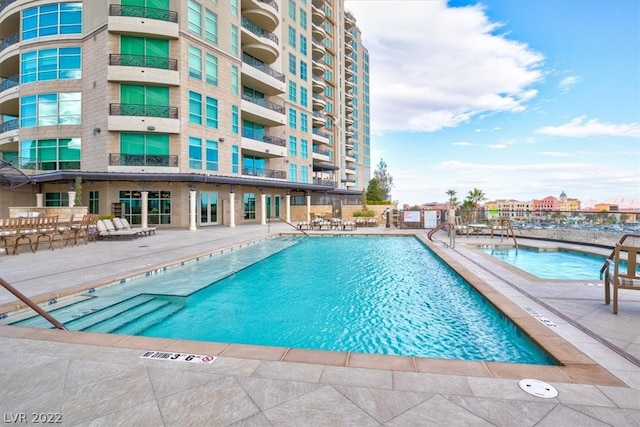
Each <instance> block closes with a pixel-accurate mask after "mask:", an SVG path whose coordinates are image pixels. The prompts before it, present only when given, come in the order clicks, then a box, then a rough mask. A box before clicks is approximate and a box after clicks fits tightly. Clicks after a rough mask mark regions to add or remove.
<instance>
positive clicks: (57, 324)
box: [0, 277, 67, 330]
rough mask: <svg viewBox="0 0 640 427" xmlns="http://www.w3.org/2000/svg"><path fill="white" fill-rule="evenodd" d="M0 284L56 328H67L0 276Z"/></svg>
mask: <svg viewBox="0 0 640 427" xmlns="http://www.w3.org/2000/svg"><path fill="white" fill-rule="evenodd" d="M0 285H2V287H3V288H5V289H6V290H8V291H9V292H11V293H12V294H13V295H15V296H16V297H17V298H18V299H19V300H20V301H22V302H23V303H25V304H27V305H28V306H29V307H30V308H31V309H33V310H35V312H36V313H38V314H39V315H40V316H42V317H44V318H45V319H46V320H47V321H48V322H49V323H51V324H52V325H53V326H55V327H56V328H58V329H62V330H66V329H67V328H65V327H64V325H63V324H62V323H60V322H58V321H57V320H56V319H54V318H53V316H52V315H50V314H49V313H47V312H46V311H44V310H43V309H42V308H40V307H39V306H38V305H37V304H36V303H35V302H33V301H31V300H30V299H29V298H27V296H26V295H24V294H23V293H22V292H20V291H19V290H17V289H16V288H14V287H13V286H11V285H10V284H9V283H8V282H7V281H6V280H4V279H3V278H2V277H0Z"/></svg>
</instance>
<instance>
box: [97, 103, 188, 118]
mask: <svg viewBox="0 0 640 427" xmlns="http://www.w3.org/2000/svg"><path fill="white" fill-rule="evenodd" d="M109 115H110V116H141V117H163V118H167V119H177V118H178V107H165V106H163V105H145V104H109Z"/></svg>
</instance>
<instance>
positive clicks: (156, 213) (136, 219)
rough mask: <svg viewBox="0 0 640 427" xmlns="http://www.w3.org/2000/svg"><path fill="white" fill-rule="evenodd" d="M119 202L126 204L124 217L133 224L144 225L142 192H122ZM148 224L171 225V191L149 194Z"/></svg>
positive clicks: (150, 192) (151, 192)
mask: <svg viewBox="0 0 640 427" xmlns="http://www.w3.org/2000/svg"><path fill="white" fill-rule="evenodd" d="M119 202H120V203H124V206H125V209H124V211H125V214H124V215H125V218H127V220H128V221H129V222H130V223H131V224H136V225H137V224H142V194H141V193H140V190H123V191H122V190H121V191H120V192H119ZM147 223H148V224H171V191H167V190H161V191H149V192H148V194H147Z"/></svg>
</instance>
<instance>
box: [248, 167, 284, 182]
mask: <svg viewBox="0 0 640 427" xmlns="http://www.w3.org/2000/svg"><path fill="white" fill-rule="evenodd" d="M242 175H248V176H257V177H260V178H271V179H287V173H286V172H285V171H279V170H274V169H264V168H242Z"/></svg>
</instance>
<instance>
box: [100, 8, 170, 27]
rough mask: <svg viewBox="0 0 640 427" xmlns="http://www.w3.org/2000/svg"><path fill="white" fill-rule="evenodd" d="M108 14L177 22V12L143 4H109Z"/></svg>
mask: <svg viewBox="0 0 640 427" xmlns="http://www.w3.org/2000/svg"><path fill="white" fill-rule="evenodd" d="M109 16H130V17H134V18H147V19H156V20H158V21H166V22H174V23H177V22H178V12H176V11H173V10H166V9H156V8H153V7H143V6H126V5H122V4H111V5H109Z"/></svg>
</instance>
